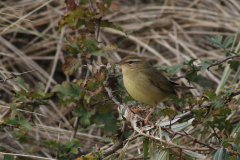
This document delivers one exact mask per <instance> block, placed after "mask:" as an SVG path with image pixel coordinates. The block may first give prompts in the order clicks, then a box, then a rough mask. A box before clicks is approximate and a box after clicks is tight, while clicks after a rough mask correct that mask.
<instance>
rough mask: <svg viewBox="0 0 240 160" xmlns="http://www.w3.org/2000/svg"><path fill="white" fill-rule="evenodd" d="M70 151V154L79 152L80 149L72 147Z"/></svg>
mask: <svg viewBox="0 0 240 160" xmlns="http://www.w3.org/2000/svg"><path fill="white" fill-rule="evenodd" d="M69 153H70V154H78V149H77V148H76V147H72V148H71V150H70V152H69Z"/></svg>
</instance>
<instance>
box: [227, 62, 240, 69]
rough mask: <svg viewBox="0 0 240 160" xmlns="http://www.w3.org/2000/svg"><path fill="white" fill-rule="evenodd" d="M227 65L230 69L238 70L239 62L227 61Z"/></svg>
mask: <svg viewBox="0 0 240 160" xmlns="http://www.w3.org/2000/svg"><path fill="white" fill-rule="evenodd" d="M228 64H229V66H230V68H231V69H234V68H238V67H239V64H240V63H239V61H228Z"/></svg>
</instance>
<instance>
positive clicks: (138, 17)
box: [0, 0, 240, 158]
mask: <svg viewBox="0 0 240 160" xmlns="http://www.w3.org/2000/svg"><path fill="white" fill-rule="evenodd" d="M116 3H117V4H118V5H119V6H120V11H119V12H114V13H108V14H107V15H106V16H105V17H104V18H106V19H110V20H111V21H113V22H115V23H117V24H118V25H119V26H121V27H123V29H124V31H125V32H126V33H128V35H127V36H126V35H125V34H124V33H122V32H119V31H117V30H114V29H108V28H104V29H101V33H100V41H101V42H103V43H102V45H105V44H108V43H116V44H117V45H118V50H117V51H116V52H114V53H113V54H112V55H111V58H112V59H113V60H114V61H119V60H120V57H124V56H125V55H127V54H137V55H140V56H144V57H146V58H147V59H149V60H154V63H158V64H159V65H169V66H170V65H174V64H176V63H180V62H182V61H183V60H190V59H193V58H196V59H198V60H197V61H196V64H198V63H200V62H201V60H204V59H205V58H208V59H212V60H220V59H223V58H224V57H225V55H224V52H223V50H220V49H219V48H217V47H215V46H212V45H211V44H210V42H209V41H207V40H205V39H204V38H203V37H204V36H213V37H214V36H215V35H224V36H228V35H234V33H235V32H236V31H237V28H238V25H239V22H240V1H238V0H230V1H226V0H223V1H221V2H220V1H219V0H195V1H191V0H189V1H187V0H165V1H161V2H158V1H153V0H152V1H151V2H148V1H143V2H140V1H137V0H136V1H127V0H125V1H116ZM64 11H65V7H64V6H62V5H60V3H59V2H58V1H53V0H49V1H47V0H44V1H40V0H37V1H31V0H18V1H15V0H7V1H0V57H1V61H0V73H1V74H0V75H1V78H2V79H4V78H7V77H10V76H11V73H14V74H17V73H21V72H25V71H29V70H33V69H34V70H36V72H34V73H32V74H26V75H24V76H23V78H24V79H25V81H26V82H28V83H30V84H31V86H32V87H34V86H35V85H36V84H37V82H42V83H44V84H46V86H47V87H46V91H50V90H51V89H52V88H53V87H54V86H55V85H56V84H58V83H62V82H63V81H71V80H73V79H75V78H77V77H80V76H83V77H84V76H85V75H84V74H83V73H84V72H85V71H84V70H82V68H80V69H79V71H78V73H77V74H76V75H75V77H74V76H73V77H69V76H66V75H64V74H63V73H62V72H61V69H62V68H61V65H62V64H63V63H64V61H65V60H64V57H65V56H66V55H67V54H66V51H65V49H64V47H63V45H62V44H63V40H64V38H65V37H66V36H68V35H76V34H78V33H80V32H82V30H81V28H80V29H79V30H78V31H72V30H71V29H69V28H64V29H63V30H62V32H61V33H58V21H59V20H60V19H61V15H62V14H63V13H64ZM181 74H184V73H183V72H180V73H179V75H181ZM221 75H222V71H221V70H219V69H218V68H217V67H215V68H212V72H206V74H204V76H205V78H206V79H209V80H211V81H212V82H213V83H214V85H213V86H214V87H216V85H217V84H218V83H219V81H220V79H221ZM233 75H234V74H233ZM183 83H187V82H186V81H183ZM11 88H14V89H17V90H18V89H20V88H21V86H19V85H18V84H17V83H15V82H14V81H12V80H11V81H7V82H6V83H4V85H1V86H0V94H1V100H0V103H1V106H0V113H1V114H2V113H4V111H6V109H7V107H8V105H7V104H6V103H8V102H11V95H12V94H13V93H12V92H11V91H10V89H11ZM198 91H199V92H201V89H200V88H199V90H198ZM199 92H194V93H193V94H195V95H197V94H199ZM71 111H72V106H71V104H70V105H68V106H67V105H65V106H62V107H58V106H57V104H56V103H55V102H54V101H51V105H50V106H42V107H40V108H39V109H38V110H37V111H35V112H38V113H39V114H36V113H34V114H33V115H34V118H35V123H36V126H34V128H33V130H32V131H31V132H30V133H29V135H30V137H31V138H32V139H37V140H39V141H43V140H45V139H53V140H60V141H63V142H64V141H67V140H68V139H69V137H70V136H71V125H70V123H71V124H73V122H74V119H73V118H72V117H70V116H69V115H71ZM22 112H25V111H22ZM101 127H102V126H101V125H100V126H95V128H92V129H88V130H85V131H82V132H79V133H78V134H77V138H78V139H80V140H81V141H83V143H84V144H85V145H84V147H83V148H82V149H81V152H82V153H85V154H86V153H88V152H90V151H91V150H92V147H93V146H94V145H95V144H99V140H100V139H101V138H102V129H101ZM2 132H3V130H2ZM4 132H8V131H7V130H5V131H4ZM3 138H6V135H4V136H3V135H1V136H0V139H3ZM1 141H2V140H1ZM103 145H104V144H100V146H103ZM18 147H20V148H23V146H22V145H21V144H18ZM133 152H136V147H134V146H133V147H132V148H131V147H129V152H127V154H129V155H128V156H131V155H132V153H133ZM39 153H40V155H42V156H46V157H49V158H50V157H51V156H50V155H48V153H47V151H45V150H44V149H43V148H41V147H40V149H39Z"/></svg>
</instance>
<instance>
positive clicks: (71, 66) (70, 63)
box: [62, 56, 82, 75]
mask: <svg viewBox="0 0 240 160" xmlns="http://www.w3.org/2000/svg"><path fill="white" fill-rule="evenodd" d="M66 60H67V62H66V63H64V64H63V66H62V68H63V72H64V74H66V75H72V73H73V71H74V70H76V69H78V67H79V66H80V65H81V61H82V60H78V59H76V58H73V57H70V56H68V57H66Z"/></svg>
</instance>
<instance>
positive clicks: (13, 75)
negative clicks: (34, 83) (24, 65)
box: [0, 70, 36, 83]
mask: <svg viewBox="0 0 240 160" xmlns="http://www.w3.org/2000/svg"><path fill="white" fill-rule="evenodd" d="M35 71H36V70H31V71H27V72H23V73H19V74H17V75H16V74H14V73H11V75H12V76H11V77H9V78H6V79H4V80H0V82H3V83H5V82H6V81H8V80H10V79H14V78H16V77H20V76H22V75H24V74H27V73H31V72H35Z"/></svg>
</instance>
